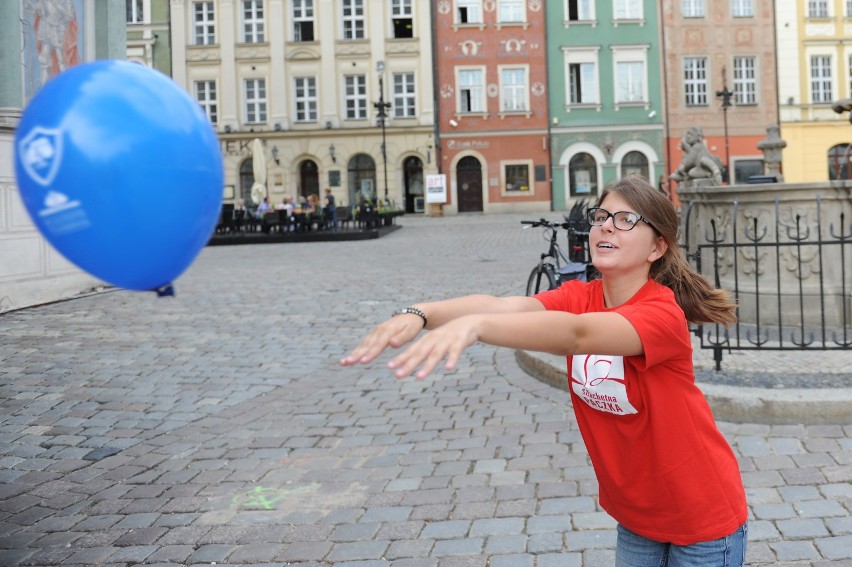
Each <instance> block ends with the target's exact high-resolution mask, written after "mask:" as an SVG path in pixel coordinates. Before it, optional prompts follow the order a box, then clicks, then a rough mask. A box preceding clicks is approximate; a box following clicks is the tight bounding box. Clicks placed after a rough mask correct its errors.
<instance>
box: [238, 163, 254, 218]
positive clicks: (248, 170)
mask: <svg viewBox="0 0 852 567" xmlns="http://www.w3.org/2000/svg"><path fill="white" fill-rule="evenodd" d="M252 185H254V169H253V168H252V161H251V158H248V159H245V160H243V163H241V164H240V200H242V204H243V206H244V207H245V208H247V209H254V208H255V207H257V203H255V202H254V201H252V200H251V186H252ZM237 204H238V205H239V203H237Z"/></svg>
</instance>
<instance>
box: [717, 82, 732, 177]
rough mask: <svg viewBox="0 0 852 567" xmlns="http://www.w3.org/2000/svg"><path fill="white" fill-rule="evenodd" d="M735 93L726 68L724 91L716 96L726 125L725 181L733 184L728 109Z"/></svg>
mask: <svg viewBox="0 0 852 567" xmlns="http://www.w3.org/2000/svg"><path fill="white" fill-rule="evenodd" d="M733 94H734V93H732V92H731V91H729V90H728V79H727V77H726V72H725V67H724V66H723V67H722V90H721V91H716V96H717V97H721V98H722V121H723V123H724V125H725V177H726V178H727V179H725V181H727V182H728V185H730V184H731V151H730V148H729V146H728V108H730V107H731V96H732V95H733Z"/></svg>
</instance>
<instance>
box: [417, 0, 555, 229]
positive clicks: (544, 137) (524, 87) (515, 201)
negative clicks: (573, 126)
mask: <svg viewBox="0 0 852 567" xmlns="http://www.w3.org/2000/svg"><path fill="white" fill-rule="evenodd" d="M434 6H435V12H434V13H433V17H434V19H435V20H434V21H435V25H434V29H435V61H436V69H437V73H436V77H435V82H436V84H435V90H436V91H437V96H438V108H439V110H438V115H439V119H438V128H437V131H438V134H437V136H438V141H439V155H440V164H441V172H442V173H443V174H445V175H446V179H447V194H448V200H447V203H446V205H445V206H444V209H445V210H446V211H447V212H448V213H450V214H452V213H457V212H499V211H523V210H529V211H541V210H548V209H549V208H550V206H551V192H550V176H549V169H550V167H549V166H550V151H549V140H548V130H547V126H548V113H547V65H546V41H545V35H544V31H545V29H544V18H545V7H544V3H543V2H541V1H540V0H440V1H438V2H436V3H434Z"/></svg>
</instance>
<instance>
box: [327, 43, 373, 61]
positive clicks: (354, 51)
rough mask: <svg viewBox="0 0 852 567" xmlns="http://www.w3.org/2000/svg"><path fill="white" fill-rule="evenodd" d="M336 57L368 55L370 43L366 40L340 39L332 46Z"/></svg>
mask: <svg viewBox="0 0 852 567" xmlns="http://www.w3.org/2000/svg"><path fill="white" fill-rule="evenodd" d="M334 54H335V55H337V56H338V57H358V56H369V55H370V44H369V42H366V41H358V42H354V41H340V42H338V43H337V45H336V46H335V48H334Z"/></svg>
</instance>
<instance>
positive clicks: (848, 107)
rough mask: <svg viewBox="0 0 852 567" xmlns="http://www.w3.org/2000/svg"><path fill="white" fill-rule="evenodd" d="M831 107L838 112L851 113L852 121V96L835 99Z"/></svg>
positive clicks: (851, 120) (850, 119)
mask: <svg viewBox="0 0 852 567" xmlns="http://www.w3.org/2000/svg"><path fill="white" fill-rule="evenodd" d="M831 109H832V110H834V112H836V113H837V114H843V113H844V112H848V113H849V122H852V98H842V99H840V100H835V101H834V104H832V105H831Z"/></svg>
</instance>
